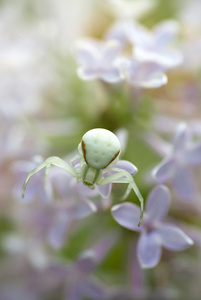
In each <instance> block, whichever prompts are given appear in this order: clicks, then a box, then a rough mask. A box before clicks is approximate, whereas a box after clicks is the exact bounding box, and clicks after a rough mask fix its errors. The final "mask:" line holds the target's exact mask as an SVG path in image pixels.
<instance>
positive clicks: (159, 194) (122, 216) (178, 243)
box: [111, 185, 193, 268]
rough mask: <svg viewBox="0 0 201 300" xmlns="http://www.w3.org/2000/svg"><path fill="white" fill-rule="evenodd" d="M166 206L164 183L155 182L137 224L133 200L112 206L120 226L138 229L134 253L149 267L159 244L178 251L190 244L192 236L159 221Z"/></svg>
mask: <svg viewBox="0 0 201 300" xmlns="http://www.w3.org/2000/svg"><path fill="white" fill-rule="evenodd" d="M169 206H170V193H169V190H168V188H167V187H166V186H164V185H159V186H157V187H155V188H154V189H153V190H152V191H151V193H150V195H149V196H148V199H147V203H146V211H145V213H144V218H143V221H142V224H141V226H140V227H138V225H137V224H138V216H139V208H138V207H137V206H136V205H135V204H132V203H130V202H125V203H123V204H118V205H115V206H113V207H112V210H111V211H112V215H113V217H114V219H115V220H116V221H117V222H118V223H119V224H120V225H121V226H123V227H126V228H128V229H130V230H134V231H139V232H141V235H140V239H139V241H138V245H137V254H138V258H139V262H140V264H141V266H142V267H144V268H152V267H155V266H156V265H157V264H158V262H159V260H160V257H161V250H162V249H161V247H162V246H163V247H165V248H167V249H169V250H175V251H179V250H183V249H185V248H187V247H189V246H190V245H192V244H193V241H192V239H191V238H190V237H188V236H187V235H186V234H185V233H184V232H183V231H182V230H181V229H179V228H178V227H177V226H175V225H172V224H168V223H164V222H163V219H164V217H165V216H166V214H167V211H168V209H169Z"/></svg>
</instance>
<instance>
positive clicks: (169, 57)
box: [134, 46, 183, 68]
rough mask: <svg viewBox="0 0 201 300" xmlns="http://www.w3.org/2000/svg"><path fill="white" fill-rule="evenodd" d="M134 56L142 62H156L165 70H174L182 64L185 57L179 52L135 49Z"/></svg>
mask: <svg viewBox="0 0 201 300" xmlns="http://www.w3.org/2000/svg"><path fill="white" fill-rule="evenodd" d="M134 55H135V57H136V59H137V60H138V61H141V62H155V63H157V64H159V65H161V66H163V67H164V68H173V67H176V66H178V65H180V64H181V63H182V60H183V57H182V55H181V53H180V52H179V51H177V50H172V49H171V50H159V49H158V48H156V49H155V48H153V49H149V48H141V47H138V46H137V47H135V48H134Z"/></svg>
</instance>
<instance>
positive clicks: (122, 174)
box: [97, 167, 144, 226]
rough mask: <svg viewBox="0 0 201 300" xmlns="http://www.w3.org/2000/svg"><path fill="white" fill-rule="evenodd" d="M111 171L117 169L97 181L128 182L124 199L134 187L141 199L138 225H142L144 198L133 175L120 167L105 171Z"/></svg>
mask: <svg viewBox="0 0 201 300" xmlns="http://www.w3.org/2000/svg"><path fill="white" fill-rule="evenodd" d="M109 171H115V173H113V174H110V175H108V176H107V177H105V178H104V177H102V178H101V179H99V181H98V182H97V185H101V186H102V185H105V184H108V183H128V187H127V190H126V192H125V194H124V196H123V199H125V198H126V197H127V196H128V195H129V193H130V191H131V190H132V189H133V190H134V192H135V194H136V195H137V197H138V199H139V201H140V211H141V213H140V221H139V223H138V226H140V224H141V222H142V218H143V212H144V199H143V197H142V195H141V193H140V191H139V189H138V187H137V185H136V183H135V181H134V179H133V176H132V175H131V174H130V173H128V172H127V171H125V170H122V169H118V168H115V167H114V168H109V169H107V171H105V173H107V172H109ZM103 174H104V171H103Z"/></svg>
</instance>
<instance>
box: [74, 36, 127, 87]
mask: <svg viewBox="0 0 201 300" xmlns="http://www.w3.org/2000/svg"><path fill="white" fill-rule="evenodd" d="M120 50H121V45H120V44H119V43H118V42H117V41H105V42H101V41H97V40H92V39H86V40H82V41H78V42H77V44H76V47H75V57H76V60H77V62H78V64H79V65H80V66H79V68H78V76H79V77H80V78H81V79H83V80H93V79H102V80H103V81H106V82H109V83H117V82H119V81H122V79H123V78H122V74H121V73H120V71H119V70H118V66H117V61H118V60H117V59H118V55H119V53H120Z"/></svg>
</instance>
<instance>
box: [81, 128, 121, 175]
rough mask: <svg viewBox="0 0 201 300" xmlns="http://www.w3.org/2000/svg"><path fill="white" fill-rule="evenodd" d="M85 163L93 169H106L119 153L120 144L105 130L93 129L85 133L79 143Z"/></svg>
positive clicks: (114, 136) (112, 134)
mask: <svg viewBox="0 0 201 300" xmlns="http://www.w3.org/2000/svg"><path fill="white" fill-rule="evenodd" d="M81 146H82V151H83V156H84V159H85V162H86V163H87V164H88V165H89V166H90V167H92V168H94V169H97V170H99V169H104V168H106V167H107V166H108V165H109V164H110V163H111V162H112V161H113V160H115V158H116V157H117V156H118V155H119V153H120V142H119V140H118V138H117V137H116V135H115V134H114V133H112V132H111V131H109V130H107V129H102V128H95V129H92V130H89V131H87V132H86V133H85V134H84V135H83V137H82V141H81Z"/></svg>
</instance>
